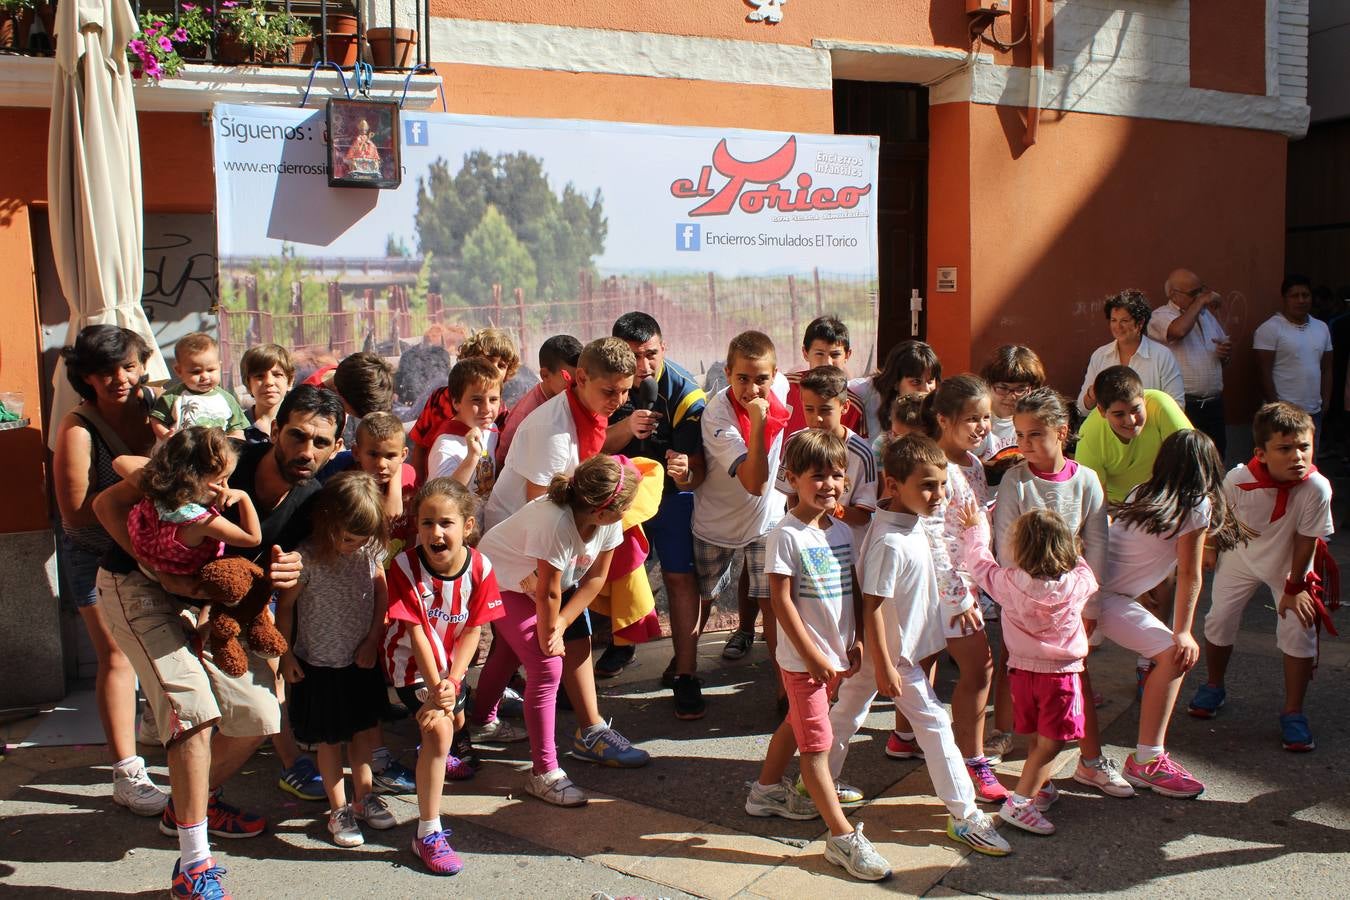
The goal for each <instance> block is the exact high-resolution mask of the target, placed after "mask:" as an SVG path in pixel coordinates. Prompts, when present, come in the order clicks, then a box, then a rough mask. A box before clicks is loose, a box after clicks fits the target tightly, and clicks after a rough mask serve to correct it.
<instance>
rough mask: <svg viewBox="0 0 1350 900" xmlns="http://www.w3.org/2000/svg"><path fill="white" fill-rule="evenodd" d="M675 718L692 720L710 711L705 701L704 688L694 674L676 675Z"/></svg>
mask: <svg viewBox="0 0 1350 900" xmlns="http://www.w3.org/2000/svg"><path fill="white" fill-rule="evenodd" d="M674 691H675V718H677V719H683V720H685V721H690V720H693V719H701V718H703V716H704V714H705V713H706V712H707V711H708V704H706V703H704V702H703V688H702V686H701V685H700V684H699V680H698V679H697V678H696V677H694V676H693V675H676V676H675V686H674Z"/></svg>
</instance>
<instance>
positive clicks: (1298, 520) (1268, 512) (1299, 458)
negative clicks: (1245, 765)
mask: <svg viewBox="0 0 1350 900" xmlns="http://www.w3.org/2000/svg"><path fill="white" fill-rule="evenodd" d="M1313 430H1314V429H1313V420H1312V417H1311V416H1310V415H1308V413H1307V412H1305V411H1304V410H1302V409H1300V408H1299V407H1297V406H1295V405H1293V404H1292V403H1267V404H1266V405H1265V406H1263V407H1261V409H1260V410H1258V411H1257V413H1256V419H1255V421H1254V422H1253V423H1252V432H1253V434H1252V436H1253V438H1254V439H1255V441H1256V454H1255V456H1253V457H1252V460H1251V461H1250V462H1248V463H1246V464H1245V465H1241V466H1237V467H1235V468H1234V469H1232V470H1231V471H1230V472H1229V473H1228V477H1227V478H1225V479H1224V483H1223V492H1224V496H1225V498H1226V499H1227V500H1228V503H1229V505H1230V506H1231V507H1232V508H1233V510H1234V511H1235V513H1236V515H1237V517H1238V519H1239V520H1240V521H1241V522H1242V524H1244V525H1246V526H1247V527H1248V528H1249V529H1251V530H1252V531H1253V532H1255V533H1256V535H1257V536H1256V537H1255V538H1253V539H1252V540H1251V541H1250V542H1249V543H1247V544H1246V545H1242V546H1238V547H1236V548H1235V549H1233V550H1230V551H1228V552H1227V553H1224V554H1223V555H1221V556H1220V557H1219V564H1218V569H1217V571H1216V572H1215V573H1214V587H1213V590H1212V591H1211V596H1212V601H1211V605H1210V608H1209V613H1208V614H1207V615H1206V616H1205V626H1204V631H1205V667H1206V669H1207V670H1208V671H1207V675H1208V677H1207V679H1206V681H1205V683H1204V684H1202V685H1201V686H1200V690H1198V691H1197V692H1196V694H1195V698H1194V699H1193V700H1191V705H1190V714H1191V715H1193V716H1195V717H1197V718H1201V719H1212V718H1213V717H1214V716H1215V715H1216V714H1217V713H1218V711H1219V707H1221V706H1223V704H1224V700H1225V699H1226V697H1227V692H1226V691H1225V690H1224V686H1223V679H1224V674H1225V673H1226V672H1227V670H1228V661H1229V659H1230V658H1231V657H1232V655H1233V644H1234V643H1235V642H1236V640H1237V635H1238V628H1239V626H1240V625H1241V624H1242V610H1243V609H1244V608H1245V607H1246V605H1247V601H1249V600H1250V599H1251V598H1252V594H1253V593H1255V592H1256V590H1257V588H1259V587H1260V586H1261V585H1262V584H1265V585H1267V586H1268V587H1269V588H1270V593H1271V596H1272V597H1275V598H1278V601H1277V602H1278V606H1277V610H1278V612H1279V621H1278V622H1277V623H1276V628H1275V643H1276V646H1278V647H1279V648H1280V652H1281V653H1282V654H1283V655H1284V708H1283V709H1282V710H1281V712H1280V731H1281V736H1282V740H1283V744H1284V749H1286V750H1292V751H1303V750H1311V749H1313V747H1315V746H1316V743H1315V742H1314V741H1313V737H1312V731H1311V730H1310V729H1309V727H1308V718H1307V716H1305V715H1304V714H1303V699H1304V696H1305V694H1306V693H1307V691H1308V682H1309V681H1311V680H1312V674H1313V667H1314V665H1315V664H1316V661H1317V632H1318V629H1319V627H1320V626H1321V625H1322V624H1323V623H1328V624H1329V619H1328V618H1327V612H1326V608H1325V607H1324V606H1323V605H1322V601H1321V597H1320V594H1321V585H1320V579H1319V578H1318V577H1317V576H1316V575H1314V574H1313V572H1312V566H1313V557H1314V555H1315V553H1316V551H1317V541H1318V538H1320V537H1323V536H1324V535H1329V534H1331V532H1332V530H1333V524H1332V519H1331V482H1329V481H1327V479H1326V478H1324V477H1323V476H1322V475H1321V473H1319V472H1318V471H1317V467H1316V466H1314V465H1313V464H1312V455H1313ZM1333 633H1334V632H1333Z"/></svg>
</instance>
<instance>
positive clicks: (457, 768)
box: [445, 753, 478, 781]
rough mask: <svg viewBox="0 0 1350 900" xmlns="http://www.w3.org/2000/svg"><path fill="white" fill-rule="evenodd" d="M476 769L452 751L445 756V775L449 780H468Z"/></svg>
mask: <svg viewBox="0 0 1350 900" xmlns="http://www.w3.org/2000/svg"><path fill="white" fill-rule="evenodd" d="M477 774H478V770H477V769H475V768H474V767H473V766H471V765H469V764H468V763H467V762H465V761H464V760H462V759H460V758H459V757H458V756H455V755H454V754H453V753H451V754H449V755H447V756H446V757H445V777H446V779H448V780H449V781H468V780H469V779H470V778H472V777H473V776H475V775H477Z"/></svg>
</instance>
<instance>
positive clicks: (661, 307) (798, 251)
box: [213, 104, 877, 384]
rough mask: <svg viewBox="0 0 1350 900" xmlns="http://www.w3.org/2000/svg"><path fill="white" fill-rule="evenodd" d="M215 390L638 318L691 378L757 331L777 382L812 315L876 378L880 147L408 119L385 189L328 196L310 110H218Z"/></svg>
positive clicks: (791, 137)
mask: <svg viewBox="0 0 1350 900" xmlns="http://www.w3.org/2000/svg"><path fill="white" fill-rule="evenodd" d="M213 116H214V152H215V170H216V193H217V204H216V209H217V216H216V221H217V231H218V234H217V247H218V259H219V263H218V265H219V270H218V274H219V291H220V303H219V323H220V337H221V342H222V344H224V345H225V346H224V348H223V349H224V350H225V351H226V352H225V353H224V354H223V355H224V359H225V365H226V375H227V377H229V378H231V379H232V381H233V382H234V383H235V384H237V383H238V381H239V380H241V379H240V378H239V375H238V362H239V358H240V356H241V355H242V353H243V352H244V350H245V349H246V348H247V347H248V346H250V345H251V344H255V343H260V342H269V341H271V342H276V343H280V344H283V345H285V346H287V347H289V348H290V349H291V350H292V352H294V353H295V354H297V356H298V362H299V365H300V369H301V371H302V372H303V371H305V370H306V369H311V368H317V367H318V366H320V365H322V364H325V363H327V362H331V361H333V360H336V359H340V358H341V357H342V356H344V355H346V354H348V353H350V352H353V351H356V350H362V349H366V350H372V351H374V352H378V353H380V354H382V355H384V356H386V357H389V358H391V359H394V358H398V357H401V356H402V355H403V354H404V353H406V352H407V351H409V350H410V349H411V348H414V347H418V346H424V345H428V344H436V345H440V346H443V347H445V348H446V349H447V350H449V351H450V353H451V354H452V355H453V354H454V352H455V350H456V348H457V347H458V345H459V344H460V343H461V342H462V341H463V340H464V339H465V338H466V337H467V336H468V335H469V334H470V333H472V332H473V331H475V330H477V329H480V328H483V327H488V326H493V327H497V328H501V329H503V330H505V331H507V332H508V333H510V334H511V335H512V337H513V338H514V339H515V340H516V341H517V343H518V345H519V347H520V350H521V360H522V362H523V363H525V364H526V365H527V366H532V365H533V363H534V362H535V354H536V352H537V349H538V347H539V344H540V343H542V342H543V341H544V340H545V339H547V338H548V337H550V336H552V335H554V334H560V333H569V334H573V335H575V336H576V337H578V338H579V339H582V340H583V341H584V340H589V339H592V338H595V337H600V336H603V335H608V334H609V333H610V329H611V327H612V325H613V323H614V320H615V319H616V318H618V317H619V316H620V315H622V314H623V313H625V312H629V311H631V310H642V311H644V312H647V313H650V314H651V315H652V316H654V317H655V318H656V320H657V321H658V322H659V323H660V325H661V327H662V331H663V334H664V336H665V339H666V342H667V346H668V352H669V354H670V357H671V358H672V359H674V360H677V361H678V362H680V363H681V364H683V365H684V366H685V367H686V368H688V369H690V370H691V371H692V372H694V373H695V374H699V373H701V372H703V371H707V370H711V369H713V368H715V367H716V365H717V364H718V363H719V362H720V361H721V360H722V358H723V356H724V355H725V353H726V346H727V343H728V341H729V340H730V338H731V337H733V336H734V335H735V334H737V333H738V332H740V331H744V330H746V329H751V328H754V329H759V330H762V331H764V332H766V333H767V334H768V335H769V336H770V337H771V338H772V339H773V341H774V343H775V345H777V346H778V348H779V356H780V363H781V365H782V367H783V368H785V369H791V368H795V367H796V366H797V364H798V363H799V362H800V354H799V351H798V348H799V347H800V342H801V336H802V331H803V329H804V328H805V327H806V324H807V323H808V322H810V320H811V319H813V318H815V317H816V316H817V315H820V314H824V313H829V314H833V315H837V316H838V317H840V318H841V319H842V320H843V321H844V322H845V323H847V325H848V326H849V328H850V330H851V338H852V344H853V347H854V353H853V357H852V360H851V362H850V366H851V368H852V369H853V371H852V373H851V374H854V375H858V374H863V373H864V372H865V371H866V370H868V369H869V368H870V367H871V366H873V365H874V364H875V362H876V360H875V349H874V348H875V343H876V317H877V310H876V299H877V264H876V259H877V246H876V210H875V203H874V185H875V184H876V167H877V142H876V139H875V138H868V137H857V136H849V135H808V134H784V133H774V132H756V131H740V130H724V129H707V128H681V127H671V126H641V125H625V124H616V123H605V122H577V121H566V120H531V119H497V118H492V117H482V116H460V115H449V114H432V113H412V112H405V114H404V115H403V117H402V119H401V124H400V132H401V133H400V137H401V144H402V147H401V164H402V167H403V177H402V181H401V185H400V186H399V187H397V188H395V189H389V190H378V191H376V190H369V189H365V190H362V189H347V188H341V187H330V186H329V185H328V181H327V178H326V176H325V164H326V158H327V148H326V141H327V137H328V136H327V134H326V131H325V120H324V118H323V114H322V112H321V111H314V110H303V109H281V108H275V107H245V106H235V105H229V104H219V105H217V106H216V108H215V111H214V114H213Z"/></svg>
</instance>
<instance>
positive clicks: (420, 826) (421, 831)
mask: <svg viewBox="0 0 1350 900" xmlns="http://www.w3.org/2000/svg"><path fill="white" fill-rule="evenodd" d="M441 830H443V829H442V828H441V817H440V816H437V817H436V818H434V819H428V820H426V821H425V822H424V821H422V820H420V819H419V820H418V822H417V836H418V837H419V838H424V837H426V836H427V835H429V834H435V833H436V832H438V831H441Z"/></svg>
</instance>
